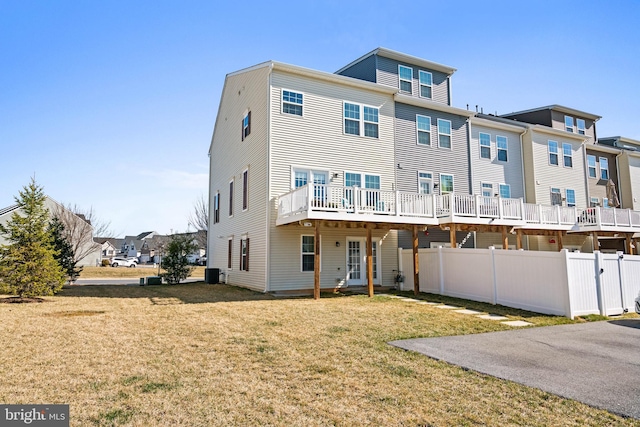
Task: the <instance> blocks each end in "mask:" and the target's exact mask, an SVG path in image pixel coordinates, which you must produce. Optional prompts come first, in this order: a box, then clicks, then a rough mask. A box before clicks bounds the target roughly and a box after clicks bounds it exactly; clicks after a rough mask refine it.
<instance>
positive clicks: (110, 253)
mask: <svg viewBox="0 0 640 427" xmlns="http://www.w3.org/2000/svg"><path fill="white" fill-rule="evenodd" d="M117 240H118V239H114V238H110V237H94V239H93V241H94V242H96V243H98V244H99V245H101V247H102V257H103V258H111V257H114V256H116V255H117V254H118V250H119V249H118V246H119V245H118V246H116V245H117V244H118V243H117Z"/></svg>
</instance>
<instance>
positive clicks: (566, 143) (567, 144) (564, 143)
mask: <svg viewBox="0 0 640 427" xmlns="http://www.w3.org/2000/svg"><path fill="white" fill-rule="evenodd" d="M565 146H569V147H570V148H571V154H570V155H569V156H567V155H566V154H564V147H565ZM565 157H571V166H567V165H565V164H564V158H565ZM562 167H563V168H568V169H573V145H571V144H569V143H568V142H563V143H562Z"/></svg>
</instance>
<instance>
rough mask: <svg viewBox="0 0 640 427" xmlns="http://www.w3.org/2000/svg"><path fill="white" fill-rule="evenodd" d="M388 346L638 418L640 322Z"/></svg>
mask: <svg viewBox="0 0 640 427" xmlns="http://www.w3.org/2000/svg"><path fill="white" fill-rule="evenodd" d="M389 344H391V345H393V346H396V347H400V348H403V349H405V350H411V351H417V352H419V353H422V354H425V355H427V356H429V357H431V358H434V359H436V360H443V361H445V362H448V363H451V364H454V365H458V366H461V367H463V368H466V369H471V370H474V371H478V372H482V373H484V374H488V375H492V376H495V377H498V378H503V379H507V380H510V381H515V382H518V383H521V384H525V385H527V386H530V387H536V388H539V389H541V390H544V391H547V392H549V393H553V394H557V395H559V396H563V397H566V398H570V399H574V400H577V401H580V402H583V403H586V404H588V405H591V406H594V407H597V408H602V409H606V410H608V411H610V412H613V413H615V414H619V415H623V416H627V417H633V418H637V419H640V319H621V320H612V321H607V322H592V323H580V324H573V325H559V326H547V327H541V328H526V329H519V330H512V331H502V332H491V333H485V334H477V335H464V336H454V337H438V338H419V339H411V340H401V341H393V342H390V343H389Z"/></svg>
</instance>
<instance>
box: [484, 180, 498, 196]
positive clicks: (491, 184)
mask: <svg viewBox="0 0 640 427" xmlns="http://www.w3.org/2000/svg"><path fill="white" fill-rule="evenodd" d="M485 185H490V186H491V187H485ZM485 188H486V189H489V188H491V195H489V196H485V195H484V190H485ZM495 194H496V193H495V192H494V189H493V182H488V181H480V195H481V196H482V197H494V196H495Z"/></svg>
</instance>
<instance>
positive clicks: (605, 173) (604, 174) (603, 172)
mask: <svg viewBox="0 0 640 427" xmlns="http://www.w3.org/2000/svg"><path fill="white" fill-rule="evenodd" d="M600 179H605V180H606V179H609V159H607V158H606V157H600Z"/></svg>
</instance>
